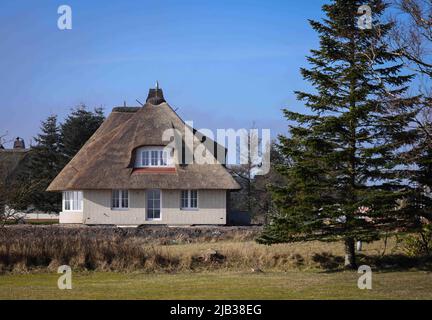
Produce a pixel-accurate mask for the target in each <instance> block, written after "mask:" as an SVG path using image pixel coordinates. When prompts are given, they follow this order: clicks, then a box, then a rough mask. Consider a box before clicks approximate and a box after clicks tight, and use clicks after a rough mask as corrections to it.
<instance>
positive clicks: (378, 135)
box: [258, 0, 417, 268]
mask: <svg viewBox="0 0 432 320" xmlns="http://www.w3.org/2000/svg"><path fill="white" fill-rule="evenodd" d="M362 5H369V7H370V8H371V12H372V14H373V24H372V29H361V28H359V26H358V17H359V15H358V14H357V12H358V10H359V8H360V7H361V6H362ZM386 7H387V5H386V4H385V3H384V2H383V1H381V0H372V1H365V0H333V1H331V3H330V4H326V5H324V6H323V11H324V12H325V14H326V17H325V18H324V19H323V21H322V22H318V21H310V24H311V26H312V28H313V29H314V30H315V31H316V32H317V33H318V34H319V38H320V45H319V49H317V50H311V55H310V56H309V57H308V62H309V64H310V67H309V68H302V69H301V74H302V75H303V78H304V79H305V80H307V81H309V82H310V83H311V84H312V85H313V87H314V88H315V90H313V91H312V92H296V95H297V98H298V100H300V101H304V102H305V106H306V107H307V108H308V109H309V112H308V113H307V114H300V113H296V112H292V111H290V110H287V109H285V110H284V116H285V117H286V118H287V120H289V133H290V134H289V136H288V137H284V136H281V137H280V149H281V151H282V153H283V154H284V156H285V157H286V158H287V159H288V160H289V161H288V164H285V165H281V166H279V171H280V172H281V174H282V175H283V176H285V177H286V180H287V181H288V182H287V183H286V184H285V185H283V186H274V187H273V188H272V194H273V200H274V204H275V207H276V213H275V214H274V215H273V216H272V219H271V222H270V223H269V224H268V225H267V226H266V228H265V230H264V232H263V234H262V235H261V237H260V238H259V239H258V241H259V242H261V243H266V244H272V243H279V242H293V241H308V240H322V241H341V240H342V241H344V243H345V266H346V267H347V268H354V267H356V253H355V241H356V240H365V241H368V240H372V239H377V238H378V237H379V236H380V235H381V234H382V232H391V231H395V230H400V229H401V228H408V227H411V226H413V225H415V223H416V219H415V213H414V210H413V209H414V206H413V205H412V204H409V203H408V204H406V203H405V204H401V199H405V198H407V197H410V195H411V194H412V190H411V188H410V187H409V185H408V184H407V183H405V181H404V179H403V178H402V177H403V173H402V172H401V171H403V168H401V160H400V156H399V153H400V152H402V151H401V150H402V149H403V148H404V147H405V146H406V145H408V144H410V143H411V142H412V141H413V139H415V133H414V132H412V131H411V130H409V129H408V124H409V123H410V121H411V120H412V118H413V117H414V116H415V113H416V111H415V108H414V104H415V103H416V101H417V97H411V98H409V97H406V92H407V86H408V84H409V82H410V81H411V79H412V76H411V75H403V74H402V67H403V66H402V65H401V64H398V63H397V60H396V58H395V55H394V54H393V53H392V52H390V50H389V48H388V46H387V44H386V40H385V39H386V38H385V37H386V35H387V33H388V32H389V30H391V28H392V24H391V23H382V22H381V20H382V16H383V14H384V12H385V10H386Z"/></svg>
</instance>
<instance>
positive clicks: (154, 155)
mask: <svg viewBox="0 0 432 320" xmlns="http://www.w3.org/2000/svg"><path fill="white" fill-rule="evenodd" d="M158 153H159V152H158V151H152V152H151V165H152V166H157V165H158Z"/></svg>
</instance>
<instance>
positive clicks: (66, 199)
mask: <svg viewBox="0 0 432 320" xmlns="http://www.w3.org/2000/svg"><path fill="white" fill-rule="evenodd" d="M63 197H64V206H65V208H64V209H65V210H68V211H69V210H71V206H70V200H69V199H70V193H69V192H63Z"/></svg>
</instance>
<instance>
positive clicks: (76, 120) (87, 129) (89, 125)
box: [61, 105, 105, 165]
mask: <svg viewBox="0 0 432 320" xmlns="http://www.w3.org/2000/svg"><path fill="white" fill-rule="evenodd" d="M104 120H105V116H104V114H103V110H102V109H101V108H96V109H94V111H89V110H87V107H86V106H85V105H81V106H78V107H77V108H75V109H74V110H72V112H71V114H70V115H69V116H68V117H67V118H66V119H65V122H64V123H63V124H62V125H61V136H62V142H63V149H62V151H63V152H62V153H63V156H64V161H65V163H64V164H65V165H66V164H67V162H69V161H70V160H71V159H72V158H73V157H74V156H75V155H76V154H77V153H78V151H79V150H80V149H81V148H82V146H83V145H84V144H85V143H86V142H87V140H88V139H90V137H91V136H92V135H93V134H94V133H95V132H96V130H97V129H98V128H99V127H100V125H101V124H102V122H103V121H104Z"/></svg>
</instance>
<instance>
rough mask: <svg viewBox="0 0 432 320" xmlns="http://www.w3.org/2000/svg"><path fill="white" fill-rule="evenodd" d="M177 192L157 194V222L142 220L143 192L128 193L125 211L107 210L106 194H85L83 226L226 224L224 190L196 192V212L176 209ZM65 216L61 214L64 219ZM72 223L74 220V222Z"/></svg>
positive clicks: (95, 192)
mask: <svg viewBox="0 0 432 320" xmlns="http://www.w3.org/2000/svg"><path fill="white" fill-rule="evenodd" d="M180 193H181V191H180V190H161V198H162V199H161V200H162V206H161V219H160V220H151V221H150V220H147V219H146V204H147V200H146V191H145V190H129V209H122V210H118V209H111V191H110V190H86V191H84V201H83V219H82V220H83V223H85V224H111V225H122V226H127V225H141V224H167V225H192V224H209V225H210V224H211V225H214V224H219V225H224V224H226V211H227V209H226V194H227V191H226V190H199V191H198V209H195V210H181V209H180ZM67 214H68V213H67V212H66V213H63V215H67ZM74 220H75V219H74Z"/></svg>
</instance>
